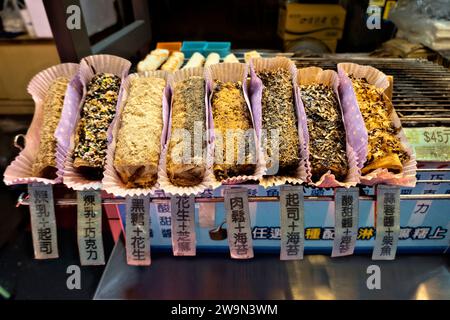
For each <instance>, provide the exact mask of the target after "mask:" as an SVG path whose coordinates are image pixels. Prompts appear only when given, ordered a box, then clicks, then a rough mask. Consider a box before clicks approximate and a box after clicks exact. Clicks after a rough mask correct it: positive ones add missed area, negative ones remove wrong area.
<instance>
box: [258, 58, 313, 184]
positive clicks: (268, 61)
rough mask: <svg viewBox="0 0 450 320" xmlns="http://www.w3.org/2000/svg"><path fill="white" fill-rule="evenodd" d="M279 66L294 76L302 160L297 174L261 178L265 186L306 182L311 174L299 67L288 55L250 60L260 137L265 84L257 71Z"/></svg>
mask: <svg viewBox="0 0 450 320" xmlns="http://www.w3.org/2000/svg"><path fill="white" fill-rule="evenodd" d="M279 68H283V69H286V70H288V71H289V72H290V73H291V76H292V84H293V87H294V104H295V111H296V116H297V131H298V139H299V143H300V162H299V164H298V168H297V170H296V172H295V174H294V175H292V176H277V175H273V176H264V177H263V178H262V179H261V180H260V184H261V185H262V186H264V187H270V186H278V185H283V184H286V183H291V184H301V183H303V182H306V181H307V180H308V177H309V175H310V173H309V171H310V168H309V164H308V153H307V143H306V141H308V128H307V123H306V113H305V109H304V107H303V104H302V103H301V99H300V96H299V91H298V87H297V68H296V66H295V63H294V62H293V61H292V60H290V59H288V58H286V57H275V58H253V59H251V60H250V76H251V79H250V92H251V96H250V100H251V102H252V103H251V106H252V111H253V114H254V117H255V120H256V128H257V133H258V137H259V138H261V130H262V105H261V99H262V91H263V84H262V81H261V80H260V79H259V78H258V76H257V74H256V73H257V72H259V71H262V70H276V69H279ZM263 147H264V146H262V145H261V153H262V157H263V159H264V151H263ZM264 161H265V159H264Z"/></svg>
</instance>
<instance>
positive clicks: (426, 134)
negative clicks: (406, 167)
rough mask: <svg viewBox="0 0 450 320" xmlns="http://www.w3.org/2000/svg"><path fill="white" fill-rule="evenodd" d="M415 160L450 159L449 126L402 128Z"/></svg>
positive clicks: (443, 160)
mask: <svg viewBox="0 0 450 320" xmlns="http://www.w3.org/2000/svg"><path fill="white" fill-rule="evenodd" d="M404 131H405V134H406V137H407V138H408V142H409V143H410V144H411V145H412V146H413V147H414V150H415V152H416V159H417V161H439V162H445V161H450V128H447V127H428V128H404Z"/></svg>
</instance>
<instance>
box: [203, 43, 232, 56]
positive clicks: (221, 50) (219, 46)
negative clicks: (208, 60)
mask: <svg viewBox="0 0 450 320" xmlns="http://www.w3.org/2000/svg"><path fill="white" fill-rule="evenodd" d="M230 49H231V42H208V43H207V45H206V49H205V55H208V54H210V53H212V52H217V53H218V54H219V55H220V57H221V58H225V57H226V56H227V55H228V54H229V53H230Z"/></svg>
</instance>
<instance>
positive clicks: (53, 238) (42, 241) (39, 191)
mask: <svg viewBox="0 0 450 320" xmlns="http://www.w3.org/2000/svg"><path fill="white" fill-rule="evenodd" d="M28 194H29V195H30V214H31V232H32V236H33V247H34V256H35V258H36V259H54V258H58V241H57V234H56V220H55V206H54V203H53V189H52V186H51V185H45V184H42V183H32V184H29V185H28Z"/></svg>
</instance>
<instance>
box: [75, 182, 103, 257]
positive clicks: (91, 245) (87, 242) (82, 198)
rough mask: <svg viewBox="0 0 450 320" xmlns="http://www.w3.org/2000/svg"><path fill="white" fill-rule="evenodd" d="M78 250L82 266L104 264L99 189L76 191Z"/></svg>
mask: <svg viewBox="0 0 450 320" xmlns="http://www.w3.org/2000/svg"><path fill="white" fill-rule="evenodd" d="M77 213H78V223H77V225H78V227H77V233H78V250H79V252H80V262H81V265H82V266H95V265H103V264H105V253H104V251H103V239H102V198H101V195H100V191H92V190H90V191H78V192H77Z"/></svg>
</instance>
